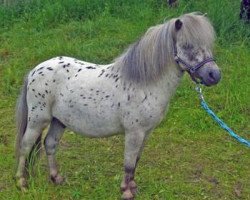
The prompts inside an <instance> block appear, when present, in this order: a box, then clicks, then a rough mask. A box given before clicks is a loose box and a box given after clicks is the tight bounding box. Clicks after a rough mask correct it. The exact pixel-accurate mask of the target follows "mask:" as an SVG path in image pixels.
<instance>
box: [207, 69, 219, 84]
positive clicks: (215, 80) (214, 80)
mask: <svg viewBox="0 0 250 200" xmlns="http://www.w3.org/2000/svg"><path fill="white" fill-rule="evenodd" d="M208 77H209V79H210V81H211V82H212V83H218V82H219V81H220V71H219V70H218V71H217V70H211V71H210V72H209V73H208Z"/></svg>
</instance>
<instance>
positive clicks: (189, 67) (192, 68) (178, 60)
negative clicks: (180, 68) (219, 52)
mask: <svg viewBox="0 0 250 200" xmlns="http://www.w3.org/2000/svg"><path fill="white" fill-rule="evenodd" d="M174 59H175V61H176V63H177V64H178V65H179V64H180V63H181V64H183V65H184V66H185V68H186V69H184V71H187V72H188V73H189V75H190V77H191V78H192V80H193V81H194V82H195V83H199V82H200V81H199V80H197V78H196V77H195V73H196V72H197V71H198V70H199V69H200V68H201V67H202V66H203V65H205V64H206V63H209V62H214V61H215V59H214V58H212V57H211V58H207V59H205V60H203V61H201V62H200V63H198V64H197V65H195V66H192V65H190V64H188V63H186V62H185V61H184V60H182V59H181V58H180V57H179V56H178V54H177V50H176V49H175V51H174Z"/></svg>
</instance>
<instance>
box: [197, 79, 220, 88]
mask: <svg viewBox="0 0 250 200" xmlns="http://www.w3.org/2000/svg"><path fill="white" fill-rule="evenodd" d="M218 82H219V81H216V80H212V79H209V78H208V79H201V84H203V85H205V86H207V87H210V86H213V85H216V84H217V83H218Z"/></svg>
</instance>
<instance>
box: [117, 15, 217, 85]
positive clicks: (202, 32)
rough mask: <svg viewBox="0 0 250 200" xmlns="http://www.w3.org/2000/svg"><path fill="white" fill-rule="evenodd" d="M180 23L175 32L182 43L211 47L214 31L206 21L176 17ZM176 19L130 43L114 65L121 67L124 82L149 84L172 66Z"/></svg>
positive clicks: (199, 18)
mask: <svg viewBox="0 0 250 200" xmlns="http://www.w3.org/2000/svg"><path fill="white" fill-rule="evenodd" d="M179 19H180V20H181V21H182V22H183V26H182V28H181V29H180V30H179V31H178V34H180V36H181V37H178V38H181V40H183V41H182V42H183V43H189V44H190V43H191V44H198V45H205V46H207V47H209V48H210V47H211V46H212V44H213V41H214V30H213V27H212V25H211V23H210V22H209V20H208V19H207V18H206V17H205V16H204V15H200V14H197V13H190V14H185V15H182V16H180V17H179ZM175 21H176V18H174V19H171V20H169V21H167V22H166V23H164V24H160V25H157V26H154V27H151V28H149V30H148V31H147V32H146V33H145V35H144V36H142V37H141V38H140V39H139V40H138V41H137V42H135V43H134V44H132V45H131V46H130V47H129V48H128V49H127V50H126V51H125V52H124V53H123V54H122V55H121V56H120V57H118V58H117V59H116V60H115V64H116V65H118V66H120V67H121V69H122V70H121V73H122V76H123V78H125V80H129V81H132V82H136V83H150V82H154V81H157V80H159V78H161V77H162V76H163V75H164V74H166V73H167V71H168V69H169V68H170V67H171V66H173V65H175V64H176V63H175V61H174V48H175V47H174V46H175V39H176V29H175Z"/></svg>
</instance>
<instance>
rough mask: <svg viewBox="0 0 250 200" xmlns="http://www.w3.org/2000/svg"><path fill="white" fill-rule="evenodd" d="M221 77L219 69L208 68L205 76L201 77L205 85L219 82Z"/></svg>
mask: <svg viewBox="0 0 250 200" xmlns="http://www.w3.org/2000/svg"><path fill="white" fill-rule="evenodd" d="M220 79H221V73H220V70H219V69H209V70H208V71H207V76H206V77H204V78H202V83H203V84H204V85H206V86H212V85H216V84H217V83H219V81H220Z"/></svg>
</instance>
